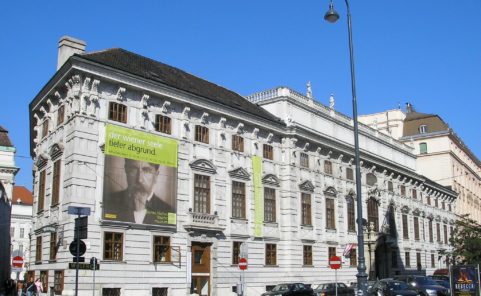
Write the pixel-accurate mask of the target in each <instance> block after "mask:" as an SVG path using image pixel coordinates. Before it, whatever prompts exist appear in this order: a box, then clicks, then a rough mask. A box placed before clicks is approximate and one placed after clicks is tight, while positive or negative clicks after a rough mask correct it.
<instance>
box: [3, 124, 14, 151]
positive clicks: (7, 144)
mask: <svg viewBox="0 0 481 296" xmlns="http://www.w3.org/2000/svg"><path fill="white" fill-rule="evenodd" d="M0 146H3V147H13V144H12V141H10V138H9V137H8V131H7V130H6V129H4V128H3V127H2V126H0Z"/></svg>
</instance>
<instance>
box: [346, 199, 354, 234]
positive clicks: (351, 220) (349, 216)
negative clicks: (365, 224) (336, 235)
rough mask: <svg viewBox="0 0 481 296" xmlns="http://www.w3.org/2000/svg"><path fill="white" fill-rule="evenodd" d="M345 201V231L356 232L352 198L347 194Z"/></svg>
mask: <svg viewBox="0 0 481 296" xmlns="http://www.w3.org/2000/svg"><path fill="white" fill-rule="evenodd" d="M346 203H347V231H349V232H356V215H355V208H354V198H353V197H352V196H348V197H347V198H346Z"/></svg>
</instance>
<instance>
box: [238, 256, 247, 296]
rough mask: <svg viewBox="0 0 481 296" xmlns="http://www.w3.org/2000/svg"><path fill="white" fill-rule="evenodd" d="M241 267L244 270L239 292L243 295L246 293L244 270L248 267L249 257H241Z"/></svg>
mask: <svg viewBox="0 0 481 296" xmlns="http://www.w3.org/2000/svg"><path fill="white" fill-rule="evenodd" d="M239 269H240V270H241V271H242V273H241V291H240V294H239V293H237V294H238V295H241V296H243V295H244V289H245V283H244V281H245V280H244V279H245V275H244V271H245V270H246V269H247V259H246V258H239Z"/></svg>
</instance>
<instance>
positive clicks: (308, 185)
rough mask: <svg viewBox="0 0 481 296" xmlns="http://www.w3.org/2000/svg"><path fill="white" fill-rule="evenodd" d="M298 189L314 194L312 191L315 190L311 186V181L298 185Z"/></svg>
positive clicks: (312, 185)
mask: <svg viewBox="0 0 481 296" xmlns="http://www.w3.org/2000/svg"><path fill="white" fill-rule="evenodd" d="M299 188H300V189H301V190H303V191H309V192H314V189H315V188H316V187H315V186H314V184H312V182H311V181H309V180H305V181H302V182H301V183H299Z"/></svg>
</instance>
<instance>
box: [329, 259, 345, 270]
mask: <svg viewBox="0 0 481 296" xmlns="http://www.w3.org/2000/svg"><path fill="white" fill-rule="evenodd" d="M341 265H342V261H341V257H339V256H332V257H331V258H329V266H330V267H331V269H339V268H341Z"/></svg>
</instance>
